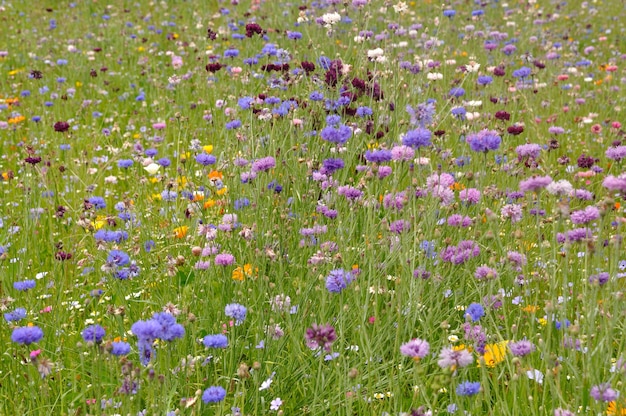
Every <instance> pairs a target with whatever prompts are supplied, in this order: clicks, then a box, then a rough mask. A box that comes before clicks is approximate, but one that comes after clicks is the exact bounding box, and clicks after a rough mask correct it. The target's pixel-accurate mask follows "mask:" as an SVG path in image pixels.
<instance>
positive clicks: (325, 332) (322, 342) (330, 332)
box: [306, 324, 337, 351]
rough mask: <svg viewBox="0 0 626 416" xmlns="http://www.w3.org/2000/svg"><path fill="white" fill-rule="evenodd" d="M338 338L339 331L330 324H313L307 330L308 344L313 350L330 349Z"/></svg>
mask: <svg viewBox="0 0 626 416" xmlns="http://www.w3.org/2000/svg"><path fill="white" fill-rule="evenodd" d="M336 339H337V333H336V332H335V328H333V327H332V326H331V325H330V324H326V325H318V324H313V325H312V326H311V328H308V329H307V330H306V345H307V347H309V348H310V349H312V350H315V349H318V348H324V350H325V351H330V348H331V347H332V345H333V342H335V340H336Z"/></svg>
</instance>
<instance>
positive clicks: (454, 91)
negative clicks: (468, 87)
mask: <svg viewBox="0 0 626 416" xmlns="http://www.w3.org/2000/svg"><path fill="white" fill-rule="evenodd" d="M448 95H450V97H456V98H458V97H462V96H463V95H465V90H464V89H463V88H461V87H453V88H451V89H450V92H449V93H448Z"/></svg>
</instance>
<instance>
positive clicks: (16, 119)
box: [9, 116, 26, 124]
mask: <svg viewBox="0 0 626 416" xmlns="http://www.w3.org/2000/svg"><path fill="white" fill-rule="evenodd" d="M24 120H26V117H24V116H17V117H12V118H10V119H9V124H17V123H21V122H22V121H24Z"/></svg>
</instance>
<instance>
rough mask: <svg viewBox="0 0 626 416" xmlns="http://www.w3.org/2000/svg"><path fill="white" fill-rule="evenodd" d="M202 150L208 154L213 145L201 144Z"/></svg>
mask: <svg viewBox="0 0 626 416" xmlns="http://www.w3.org/2000/svg"><path fill="white" fill-rule="evenodd" d="M202 150H204V153H209V154H210V153H211V152H212V151H213V145H212V144H207V145H206V146H202Z"/></svg>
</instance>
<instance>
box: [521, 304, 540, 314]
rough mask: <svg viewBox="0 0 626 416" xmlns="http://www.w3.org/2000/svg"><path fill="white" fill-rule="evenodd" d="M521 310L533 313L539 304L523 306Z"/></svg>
mask: <svg viewBox="0 0 626 416" xmlns="http://www.w3.org/2000/svg"><path fill="white" fill-rule="evenodd" d="M522 310H523V311H524V312H528V313H535V312H537V311H538V310H539V306H536V305H528V306H524V307H523V308H522Z"/></svg>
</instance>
